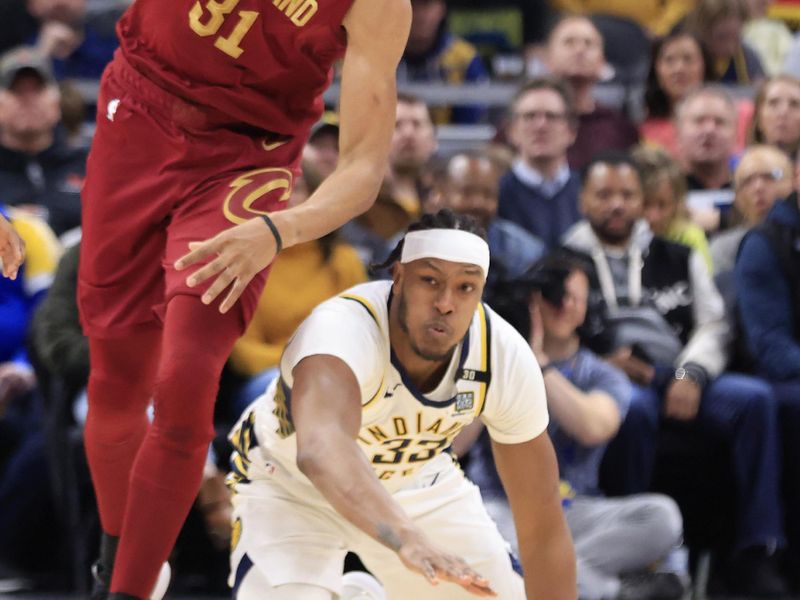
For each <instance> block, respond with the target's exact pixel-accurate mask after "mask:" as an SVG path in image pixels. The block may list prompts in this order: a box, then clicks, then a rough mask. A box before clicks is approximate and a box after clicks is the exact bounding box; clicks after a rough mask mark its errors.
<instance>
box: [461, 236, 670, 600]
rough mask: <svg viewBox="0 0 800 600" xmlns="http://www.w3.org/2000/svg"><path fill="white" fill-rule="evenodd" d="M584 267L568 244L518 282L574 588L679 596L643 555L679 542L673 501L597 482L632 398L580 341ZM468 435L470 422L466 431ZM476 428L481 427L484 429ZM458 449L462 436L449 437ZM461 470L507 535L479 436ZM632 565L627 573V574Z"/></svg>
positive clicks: (589, 597) (616, 594) (660, 555)
mask: <svg viewBox="0 0 800 600" xmlns="http://www.w3.org/2000/svg"><path fill="white" fill-rule="evenodd" d="M585 269H586V267H585V266H583V265H582V263H581V262H580V261H579V260H578V259H576V258H574V257H573V256H571V255H570V254H567V253H564V252H559V253H556V254H554V255H551V256H549V257H548V258H545V259H544V260H543V261H541V262H540V263H539V264H538V265H537V266H536V267H535V269H533V270H532V272H531V276H530V277H529V280H528V281H527V282H526V283H525V284H524V285H525V287H526V288H527V289H528V290H530V288H528V287H527V286H528V285H530V286H532V287H534V288H535V289H536V290H537V291H535V292H534V293H533V294H532V295H531V294H530V292H528V298H529V301H528V302H526V304H527V305H528V310H529V315H530V318H529V323H530V326H529V327H528V330H529V335H528V340H529V342H530V345H531V350H532V352H533V353H534V354H535V356H536V358H537V360H538V362H539V365H540V366H541V368H542V376H543V378H544V385H545V390H546V392H547V406H548V410H549V412H550V425H549V427H548V431H549V433H550V438H551V439H552V441H553V448H554V449H555V452H556V457H557V458H558V466H559V471H560V473H561V479H562V496H563V503H564V507H565V515H566V518H567V523H568V524H569V527H570V530H571V533H572V536H573V539H574V541H575V550H576V555H577V558H578V589H579V593H580V597H581V598H583V599H585V600H600V599H606V598H614V599H631V600H632V599H634V598H635V599H636V600H648V599H655V598H660V599H667V598H675V599H677V598H680V597H682V595H683V584H682V582H681V579H680V577H679V576H678V574H676V573H667V572H664V573H657V572H653V571H652V570H650V569H649V567H650V565H652V564H653V563H657V562H658V561H660V560H662V559H664V558H665V557H666V556H667V555H668V554H670V552H672V551H674V550H675V549H676V547H677V546H678V545H679V544H680V540H681V536H682V531H683V525H682V519H681V515H680V511H679V510H678V507H677V505H676V504H675V502H674V501H673V500H672V499H670V498H668V497H667V496H664V495H659V494H636V495H630V496H625V497H620V498H604V497H602V496H601V495H600V492H599V489H598V475H599V471H600V462H601V460H602V457H603V453H604V452H605V448H606V445H607V443H608V441H609V440H610V439H611V438H612V437H613V436H614V434H615V433H616V432H617V430H618V429H619V426H620V423H621V422H622V421H623V420H624V418H625V414H626V411H627V408H628V405H629V402H630V397H631V386H630V384H629V383H628V380H627V378H626V377H625V374H624V373H622V371H619V370H617V369H616V368H615V367H613V366H611V365H608V364H607V363H605V362H604V361H603V360H602V359H600V358H599V357H597V356H596V355H595V354H593V353H592V352H591V351H590V350H588V349H586V348H583V347H581V345H580V340H579V338H578V334H577V332H576V330H577V328H578V327H580V325H581V324H582V323H583V320H584V318H585V316H586V309H587V302H588V296H589V280H588V277H587V272H586V270H585ZM469 434H472V435H473V436H474V435H475V430H474V429H473V430H471V431H468V434H467V435H469ZM483 437H484V438H485V437H486V436H483ZM456 442H457V443H458V446H456V452H457V453H458V452H459V451H461V450H463V445H464V444H466V443H468V442H469V439H468V438H467V439H464V440H461V439H459V440H456ZM467 473H468V475H469V476H470V478H472V479H473V480H474V481H475V482H476V483H477V484H478V485H479V486H480V488H481V493H482V494H483V495H484V499H485V501H486V503H487V508H489V509H490V514H492V516H493V517H494V518H495V519H496V521H497V522H498V526H499V528H500V530H501V532H502V533H503V534H504V535H505V536H506V537H507V538H509V539H511V540H513V539H514V537H515V536H514V531H513V526H512V527H508V525H509V524H511V523H512V521H511V519H510V518H509V515H510V511H509V508H508V504H507V500H506V499H505V494H504V493H503V490H502V486H501V485H500V483H499V480H498V478H497V475H496V471H495V468H494V464H493V461H492V458H491V452H490V449H489V444H488V440H487V439H481V440H480V441H479V443H478V446H477V447H476V449H475V452H474V453H473V455H471V459H470V462H469V466H468V470H467ZM633 573H636V576H635V577H629V576H628V575H631V574H633Z"/></svg>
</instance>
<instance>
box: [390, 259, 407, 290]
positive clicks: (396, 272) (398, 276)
mask: <svg viewBox="0 0 800 600" xmlns="http://www.w3.org/2000/svg"><path fill="white" fill-rule="evenodd" d="M404 271H405V267H404V266H403V263H401V262H400V261H399V260H398V261H397V262H395V263H394V264H393V265H392V283H393V284H394V289H395V293H396V292H397V290H399V289H400V286H401V285H402V283H403V273H404Z"/></svg>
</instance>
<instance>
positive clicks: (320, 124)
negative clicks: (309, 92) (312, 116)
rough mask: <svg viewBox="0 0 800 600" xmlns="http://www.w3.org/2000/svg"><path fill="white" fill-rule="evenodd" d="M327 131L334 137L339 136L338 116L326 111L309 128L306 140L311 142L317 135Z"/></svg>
mask: <svg viewBox="0 0 800 600" xmlns="http://www.w3.org/2000/svg"><path fill="white" fill-rule="evenodd" d="M328 131H329V132H331V133H334V134H336V135H338V134H339V115H337V114H336V113H335V112H333V111H332V110H326V111H325V112H324V113H322V116H321V117H320V119H319V121H317V122H316V123H314V125H313V126H312V127H311V132H310V133H309V135H308V140H309V141H313V140H314V138H315V137H316V136H317V135H319V134H320V133H322V132H328Z"/></svg>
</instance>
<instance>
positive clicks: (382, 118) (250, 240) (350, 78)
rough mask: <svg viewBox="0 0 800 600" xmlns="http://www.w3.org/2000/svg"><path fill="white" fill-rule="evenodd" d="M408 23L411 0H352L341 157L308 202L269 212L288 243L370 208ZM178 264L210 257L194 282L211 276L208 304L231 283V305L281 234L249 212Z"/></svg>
mask: <svg viewBox="0 0 800 600" xmlns="http://www.w3.org/2000/svg"><path fill="white" fill-rule="evenodd" d="M410 24H411V6H410V3H409V0H355V2H354V3H353V5H352V6H351V8H350V10H349V12H348V13H347V16H346V17H345V20H344V23H343V25H344V27H345V29H346V30H347V51H346V53H345V57H344V65H343V70H342V87H341V96H340V106H339V123H340V128H339V164H338V166H337V168H336V170H335V171H334V172H333V173H332V174H331V175H330V177H328V178H327V179H326V180H325V181H323V182H322V184H321V185H320V186H319V188H318V189H317V191H316V192H315V193H314V194H312V195H311V197H310V198H309V199H308V200H306V201H305V202H304V203H303V204H301V205H299V206H295V207H293V208H290V209H287V210H284V211H280V212H276V213H273V214H272V215H271V218H272V221H273V223H274V225H275V227H276V228H277V230H278V232H279V233H278V235H279V236H280V238H281V240H282V243H283V247H285V248H286V247H289V246H294V245H295V244H301V243H303V242H307V241H309V240H313V239H317V238H320V237H322V236H323V235H325V234H327V233H330V232H331V231H333V230H334V229H337V228H339V227H341V226H342V225H344V224H345V223H346V222H347V221H349V220H350V219H352V218H353V217H356V216H358V215H360V214H361V213H363V212H364V211H366V210H367V209H368V208H369V207H370V206H371V205H372V203H373V202H374V201H375V198H376V196H377V194H378V189H379V188H380V185H381V182H382V181H383V177H384V175H385V173H386V169H387V162H388V156H389V144H390V142H391V139H392V132H393V131H394V121H395V112H396V104H397V87H396V83H395V77H396V71H397V64H398V63H399V62H400V57H401V56H402V55H403V50H404V48H405V44H406V40H407V39H408V31H409V28H410ZM190 248H191V252H189V253H188V254H187V255H185V256H183V257H182V258H180V259H179V260H178V261H177V262H176V264H175V266H176V268H177V269H185V268H186V267H189V266H191V265H193V264H196V263H197V262H199V261H203V260H205V259H206V258H209V257H214V260H212V261H211V262H210V263H209V264H208V265H206V266H204V267H203V268H201V269H199V270H198V271H197V272H196V273H194V274H192V275H191V276H190V277H189V278H188V279H187V281H188V284H189V285H190V286H191V285H197V284H199V283H202V282H203V281H206V280H208V279H211V278H212V277H214V278H215V279H214V281H213V283H212V284H211V286H210V287H209V289H208V290H207V291H206V293H205V294H204V295H203V302H205V303H206V304H209V303H211V302H212V301H213V300H214V299H215V298H216V297H217V296H219V295H220V294H221V293H222V292H223V291H224V290H226V289H228V288H229V287H230V291H229V292H228V295H227V296H226V297H225V300H224V301H223V302H222V304H221V305H220V310H221V311H222V312H225V311H227V310H228V309H230V307H231V306H233V304H234V303H235V302H236V300H237V299H238V298H239V296H240V295H241V293H242V292H243V291H244V289H245V287H246V286H247V284H248V283H249V282H250V280H251V279H252V278H253V277H254V276H255V274H256V273H258V272H259V271H261V270H262V269H264V268H265V267H267V265H269V264H270V263H271V262H272V261H273V259H274V258H275V254H276V252H277V243H276V237H275V235H274V234H273V232H272V231H271V230H270V228H269V227H268V226H267V224H266V223H265V222H264V221H263V220H262V219H261V218H255V219H250V220H249V221H246V222H245V223H242V224H241V225H237V226H236V227H233V228H231V229H228V230H226V231H223V232H222V233H219V234H218V235H216V236H214V237H213V238H211V239H209V240H206V241H204V242H199V243H193V244H190Z"/></svg>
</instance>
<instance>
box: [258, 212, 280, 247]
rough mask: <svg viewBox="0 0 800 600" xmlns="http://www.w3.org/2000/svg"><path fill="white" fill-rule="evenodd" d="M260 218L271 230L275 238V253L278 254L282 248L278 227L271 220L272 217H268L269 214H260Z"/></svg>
mask: <svg viewBox="0 0 800 600" xmlns="http://www.w3.org/2000/svg"><path fill="white" fill-rule="evenodd" d="M261 218H262V219H264V223H266V224H267V227H269V230H270V231H271V232H272V235H273V237H274V238H275V248H276V249H275V254H276V255H278V254H280V252H281V250H283V240H282V239H281V233H280V231H278V228H277V227H276V226H275V223H273V222H272V219H270V218H269V215H261Z"/></svg>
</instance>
